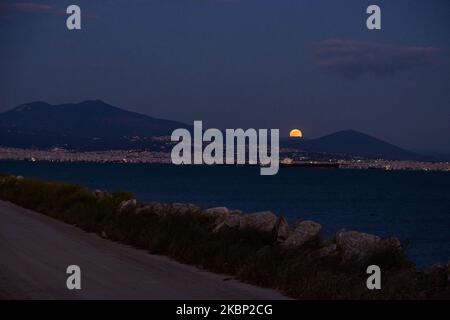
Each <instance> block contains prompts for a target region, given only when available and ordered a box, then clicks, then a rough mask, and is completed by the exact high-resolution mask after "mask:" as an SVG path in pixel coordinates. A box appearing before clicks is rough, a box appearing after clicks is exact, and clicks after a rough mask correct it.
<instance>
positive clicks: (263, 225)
mask: <svg viewBox="0 0 450 320" xmlns="http://www.w3.org/2000/svg"><path fill="white" fill-rule="evenodd" d="M276 222H277V216H276V215H275V214H273V213H272V212H270V211H262V212H255V213H250V214H245V215H243V216H242V217H241V223H240V225H239V227H240V228H251V229H255V230H259V231H266V232H270V231H272V230H274V229H275V224H276Z"/></svg>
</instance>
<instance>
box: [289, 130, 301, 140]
mask: <svg viewBox="0 0 450 320" xmlns="http://www.w3.org/2000/svg"><path fill="white" fill-rule="evenodd" d="M289 137H291V138H301V137H303V134H302V132H301V131H300V130H299V129H292V130H291V132H289Z"/></svg>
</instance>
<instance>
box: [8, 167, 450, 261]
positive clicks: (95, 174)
mask: <svg viewBox="0 0 450 320" xmlns="http://www.w3.org/2000/svg"><path fill="white" fill-rule="evenodd" d="M0 172H9V173H13V174H16V175H23V176H26V177H39V178H44V179H51V180H59V181H68V182H76V183H80V184H83V185H85V186H87V187H89V188H92V189H97V188H98V189H106V190H115V189H123V190H128V191H131V192H133V193H134V194H135V195H136V196H137V197H138V199H140V200H142V201H161V202H192V203H196V204H198V205H200V206H202V207H211V206H227V207H229V208H234V209H240V210H243V211H244V212H254V211H261V210H271V211H273V212H275V213H277V214H282V215H285V216H286V217H287V219H288V221H289V222H290V223H294V222H296V221H297V220H300V219H311V220H314V221H317V222H319V223H321V224H322V225H323V227H324V233H325V235H332V234H333V233H334V232H335V231H336V230H338V229H340V228H346V229H353V230H358V231H363V232H368V233H372V234H377V235H380V236H388V235H395V236H397V237H398V238H400V240H402V242H404V243H407V244H408V247H407V253H408V255H409V257H410V258H411V259H412V260H413V261H415V262H416V263H417V264H418V266H419V267H426V266H429V265H431V264H433V263H436V262H447V261H449V260H450V173H446V172H406V171H389V172H385V171H359V170H336V169H299V168H281V169H280V172H279V173H278V174H277V175H276V176H260V175H259V168H256V167H230V166H217V167H208V166H201V167H194V166H180V167H176V166H168V165H149V164H87V163H72V164H71V163H42V162H39V163H31V162H0Z"/></svg>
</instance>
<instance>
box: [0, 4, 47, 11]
mask: <svg viewBox="0 0 450 320" xmlns="http://www.w3.org/2000/svg"><path fill="white" fill-rule="evenodd" d="M52 11H53V7H52V6H50V5H48V4H43V3H32V2H14V3H5V2H3V3H0V12H2V13H5V12H14V13H50V12H52Z"/></svg>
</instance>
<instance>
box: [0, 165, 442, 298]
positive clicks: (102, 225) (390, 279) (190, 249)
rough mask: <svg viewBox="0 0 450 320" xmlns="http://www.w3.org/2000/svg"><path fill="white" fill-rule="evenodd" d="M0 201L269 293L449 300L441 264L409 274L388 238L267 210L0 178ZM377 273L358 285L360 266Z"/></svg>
mask: <svg viewBox="0 0 450 320" xmlns="http://www.w3.org/2000/svg"><path fill="white" fill-rule="evenodd" d="M0 199H2V200H6V201H10V202H13V203H16V204H18V205H20V206H22V207H25V208H28V209H32V210H34V211H38V212H41V213H43V214H46V215H48V216H51V217H53V218H56V219H59V220H62V221H65V222H66V223H69V224H72V225H76V226H77V227H79V228H81V229H83V230H86V231H88V232H95V233H97V234H98V235H100V236H101V237H103V238H107V239H110V240H112V241H117V242H121V243H124V244H127V245H132V246H135V247H137V248H143V249H146V250H148V251H149V252H150V253H153V254H161V255H166V256H170V257H172V258H174V259H176V260H177V261H179V262H181V263H185V264H190V265H195V266H198V267H200V268H203V269H206V270H209V271H212V272H216V273H222V274H227V275H229V276H230V277H234V278H236V279H239V280H241V281H244V282H248V283H251V284H255V285H259V286H262V287H268V288H274V289H278V290H280V291H282V292H284V293H285V294H287V295H289V296H291V297H293V298H298V299H450V281H449V277H450V264H447V265H436V266H434V267H433V268H431V269H430V270H428V271H426V272H419V271H418V270H416V268H415V266H414V264H413V263H412V262H410V261H408V259H407V258H406V257H405V255H404V251H403V249H402V246H401V243H400V241H399V240H398V239H396V238H395V237H390V238H386V239H382V238H380V237H378V236H375V235H370V234H366V233H362V232H358V231H351V230H339V231H338V232H336V234H335V235H334V236H332V237H330V238H328V239H324V238H323V237H322V236H321V231H322V226H321V225H320V224H318V223H317V222H314V221H309V220H301V221H298V222H297V223H296V224H294V225H292V226H290V225H289V224H288V223H287V221H286V220H285V218H284V217H282V216H277V215H276V214H274V213H272V212H270V211H264V212H255V213H243V212H241V211H239V210H232V209H228V208H226V207H216V208H207V209H205V208H200V207H198V206H196V205H194V204H189V203H159V202H153V203H141V202H139V201H138V200H137V199H135V198H134V197H133V195H132V194H130V193H127V192H119V191H117V192H105V191H101V190H96V191H94V192H92V191H90V190H88V189H86V188H84V187H83V186H78V185H72V184H65V183H55V182H46V181H40V180H32V179H24V178H23V177H15V176H10V175H1V174H0ZM369 265H377V266H379V267H380V269H381V272H382V286H381V289H380V290H369V289H368V288H367V286H366V280H367V278H368V274H367V267H368V266H369Z"/></svg>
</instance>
